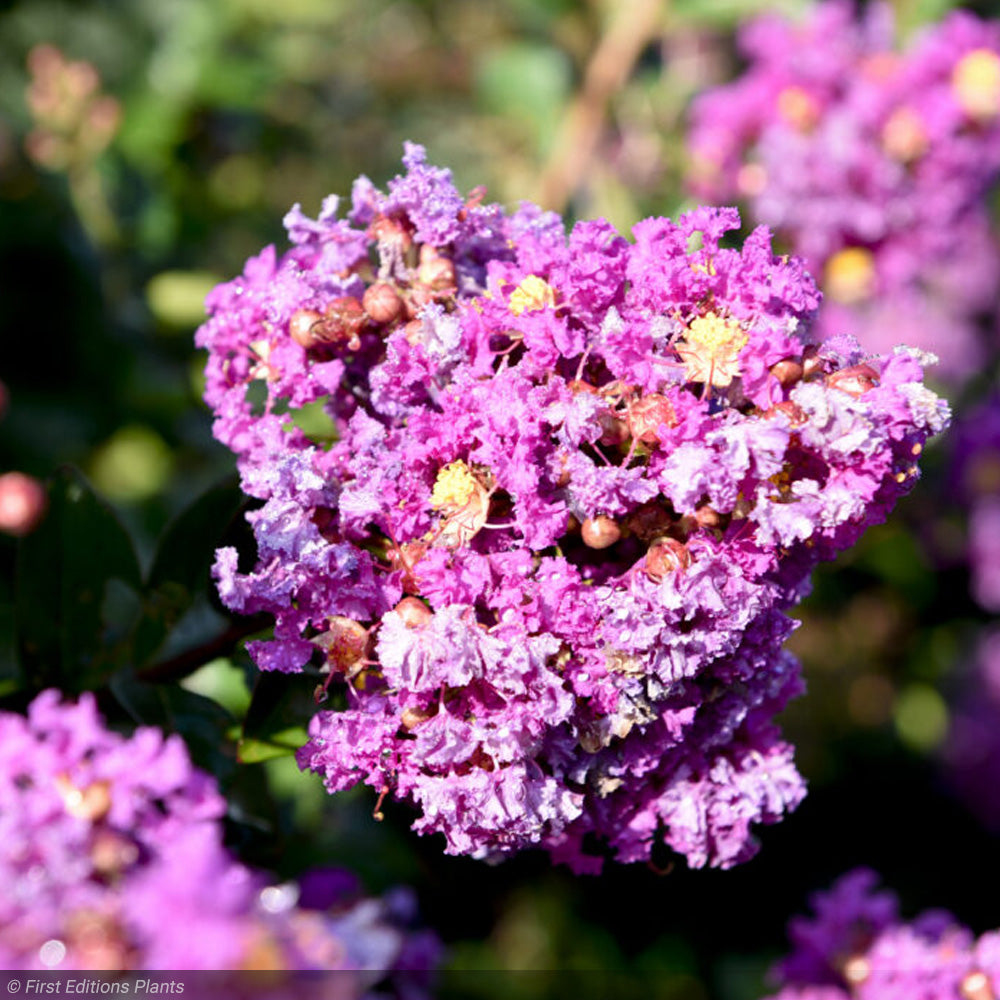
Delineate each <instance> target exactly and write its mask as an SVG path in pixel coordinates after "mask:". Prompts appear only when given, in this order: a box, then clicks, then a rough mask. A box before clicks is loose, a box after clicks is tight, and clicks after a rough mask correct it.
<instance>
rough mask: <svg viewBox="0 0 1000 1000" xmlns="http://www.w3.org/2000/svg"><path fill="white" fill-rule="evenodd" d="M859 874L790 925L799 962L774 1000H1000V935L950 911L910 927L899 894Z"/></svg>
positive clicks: (782, 969)
mask: <svg viewBox="0 0 1000 1000" xmlns="http://www.w3.org/2000/svg"><path fill="white" fill-rule="evenodd" d="M877 884H878V876H877V875H876V874H875V872H873V871H871V870H869V869H866V868H859V869H856V870H855V871H852V872H849V873H848V874H847V875H844V876H843V877H842V878H840V879H839V880H838V881H837V882H836V883H835V884H834V885H833V887H832V888H831V889H830V890H829V891H828V892H823V893H817V894H816V895H815V896H814V897H813V898H812V900H811V903H812V907H813V910H814V911H815V916H813V917H812V918H806V917H798V918H796V919H794V920H792V922H791V923H790V925H789V938H790V939H791V944H792V951H791V954H790V955H789V956H788V957H787V958H786V959H784V960H783V961H782V962H781V964H780V965H779V966H778V969H777V970H776V971H777V974H778V977H779V978H780V980H781V982H782V983H783V984H784V987H783V989H781V991H780V992H779V993H777V994H775V995H774V996H773V997H772V998H771V1000H897V998H898V1000H902V998H904V997H905V998H906V1000H995V997H996V996H997V995H998V994H1000V931H992V932H990V933H987V934H983V935H982V936H981V937H980V938H978V939H977V938H976V937H975V935H973V934H972V932H971V931H969V930H967V929H966V928H965V927H963V926H961V924H959V923H958V921H957V920H955V918H954V917H953V916H952V915H951V914H950V913H947V912H945V911H943V910H928V911H926V912H925V913H923V914H921V915H920V916H918V917H917V918H916V919H914V920H912V921H909V922H906V921H903V920H902V919H901V918H900V916H899V904H898V900H897V899H896V896H895V894H894V893H892V892H889V891H886V890H879V889H877V888H876V886H877Z"/></svg>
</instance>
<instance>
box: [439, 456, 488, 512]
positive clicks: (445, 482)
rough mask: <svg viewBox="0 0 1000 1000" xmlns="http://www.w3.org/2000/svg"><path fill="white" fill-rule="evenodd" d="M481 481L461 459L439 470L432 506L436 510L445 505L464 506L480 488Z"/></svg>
mask: <svg viewBox="0 0 1000 1000" xmlns="http://www.w3.org/2000/svg"><path fill="white" fill-rule="evenodd" d="M479 488H480V487H479V483H478V482H477V481H476V477H475V476H473V474H472V472H471V470H470V469H469V467H468V466H467V465H466V464H465V462H463V461H462V460H461V459H459V460H458V461H457V462H452V463H451V464H450V465H446V466H444V467H443V468H442V469H439V470H438V474H437V479H436V480H435V481H434V490H433V492H432V493H431V506H432V507H433V508H434V509H435V510H441V509H442V508H444V507H455V508H460V507H464V506H465V505H466V504H467V503H468V502H469V501H470V500H471V499H472V498H473V496H475V494H476V492H477V491H478V490H479Z"/></svg>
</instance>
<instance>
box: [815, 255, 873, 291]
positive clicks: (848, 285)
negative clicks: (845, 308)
mask: <svg viewBox="0 0 1000 1000" xmlns="http://www.w3.org/2000/svg"><path fill="white" fill-rule="evenodd" d="M823 285H824V291H825V292H826V293H827V294H828V295H829V296H830V298H831V299H833V300H834V301H836V302H841V303H843V304H844V305H854V304H855V303H857V302H861V301H863V300H864V299H867V298H869V296H871V294H872V293H873V292H874V291H875V262H874V259H873V257H872V255H871V251H870V250H866V249H865V248H864V247H846V248H845V249H843V250H839V251H838V252H837V253H835V254H834V255H833V256H832V257H831V258H830V259H829V260H828V261H827V262H826V269H825V272H824V282H823Z"/></svg>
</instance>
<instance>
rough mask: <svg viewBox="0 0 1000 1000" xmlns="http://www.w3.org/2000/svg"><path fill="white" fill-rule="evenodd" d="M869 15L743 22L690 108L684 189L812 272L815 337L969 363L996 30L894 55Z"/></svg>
mask: <svg viewBox="0 0 1000 1000" xmlns="http://www.w3.org/2000/svg"><path fill="white" fill-rule="evenodd" d="M893 35H894V32H893V19H892V14H891V11H890V9H889V7H888V6H887V5H881V4H872V5H868V6H866V7H865V8H864V10H863V12H859V11H858V10H856V9H855V7H854V6H853V5H852V4H850V3H846V2H839V0H833V2H826V3H822V4H819V5H817V6H815V7H813V8H812V9H811V11H810V12H809V13H808V14H807V16H806V17H805V18H804V19H803V20H802V21H801V23H798V22H795V23H793V22H791V21H789V20H787V19H784V18H782V17H780V16H779V15H776V14H771V15H767V16H764V17H762V18H759V19H757V20H754V21H751V22H749V23H748V24H747V25H746V26H745V27H744V28H743V29H742V31H741V33H740V36H739V39H740V47H741V49H742V53H743V55H744V56H745V57H746V59H747V62H748V66H747V69H746V70H745V72H744V73H743V75H742V76H741V77H740V78H739V79H738V80H736V81H735V82H733V83H731V84H728V85H725V86H721V87H718V88H717V89H715V90H711V91H708V92H706V93H705V94H703V95H702V96H701V97H700V98H698V99H697V100H696V101H695V103H694V105H693V109H692V128H691V134H690V142H691V147H692V168H691V177H692V185H693V187H694V189H695V190H696V191H697V192H698V194H699V195H701V196H703V197H706V198H710V199H713V200H716V201H723V202H725V201H730V200H739V201H742V202H744V203H746V204H747V205H749V207H750V211H751V214H752V217H753V219H754V220H755V221H757V222H760V223H763V224H765V225H768V226H770V227H771V228H772V229H773V230H774V231H775V233H776V234H777V235H778V236H779V237H780V238H781V240H782V241H784V243H785V244H786V245H787V246H789V247H790V248H791V249H792V250H793V252H794V253H796V254H799V255H801V256H802V257H804V258H805V260H806V263H807V265H808V267H809V268H810V270H811V271H812V273H813V274H815V275H816V276H817V280H818V281H819V283H820V287H821V288H822V290H823V292H824V294H825V295H826V302H825V304H824V310H823V313H822V314H821V316H820V319H819V326H818V328H817V329H818V331H819V333H820V334H822V335H823V336H826V335H828V334H830V333H839V332H841V331H842V330H844V329H849V330H851V332H852V333H853V335H854V336H856V337H857V338H858V339H859V340H860V341H861V343H862V344H863V345H864V346H865V347H866V348H867V349H869V350H872V351H885V350H888V349H890V348H891V347H892V346H893V345H894V344H896V343H898V342H899V341H902V340H906V341H907V342H908V343H912V344H914V345H915V346H918V347H921V348H924V349H927V350H930V351H933V352H935V353H936V354H938V355H939V356H940V358H941V365H942V374H943V375H944V376H946V377H948V378H951V379H956V380H957V379H961V378H964V377H966V376H968V375H969V374H971V373H973V372H975V371H976V370H977V366H978V365H979V364H981V362H982V360H983V354H984V349H985V345H984V344H983V343H982V340H984V339H988V340H989V341H990V342H991V344H992V345H993V346H994V347H995V344H996V340H997V333H996V330H994V329H991V330H990V331H989V334H988V337H982V336H981V330H980V324H981V323H982V322H983V318H984V314H987V313H989V312H990V311H991V310H992V309H994V307H995V304H996V280H995V277H996V274H997V269H998V266H1000V249H998V247H997V244H996V241H995V238H994V237H993V235H992V234H991V232H990V219H989V211H988V206H987V203H986V197H985V196H986V194H987V192H988V190H989V188H990V187H991V185H992V184H993V183H994V182H995V181H996V178H997V176H998V173H1000V25H998V24H996V23H993V22H983V21H981V20H979V19H978V18H976V17H975V16H974V15H973V14H971V13H968V12H965V11H955V12H952V13H951V14H949V15H948V17H947V18H945V20H944V21H942V22H941V23H940V24H938V25H936V26H933V27H930V28H928V29H926V30H925V31H923V32H922V33H920V34H918V35H917V36H915V37H914V39H913V40H912V42H911V43H910V44H908V45H907V47H906V48H905V50H903V51H900V50H899V48H898V47H897V45H896V43H895V41H894V37H893Z"/></svg>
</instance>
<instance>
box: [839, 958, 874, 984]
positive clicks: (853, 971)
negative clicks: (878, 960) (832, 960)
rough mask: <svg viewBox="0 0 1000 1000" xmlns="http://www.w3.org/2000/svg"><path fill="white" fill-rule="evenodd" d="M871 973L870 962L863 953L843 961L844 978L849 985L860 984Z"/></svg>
mask: <svg viewBox="0 0 1000 1000" xmlns="http://www.w3.org/2000/svg"><path fill="white" fill-rule="evenodd" d="M871 974H872V967H871V963H869V961H868V959H867V958H865V957H864V956H863V955H855V956H854V957H853V958H849V959H848V960H847V961H846V962H845V963H844V979H846V980H847V982H848V983H850V985H851V986H860V985H861V984H862V983H863V982H864V981H865V980H866V979H867V978H868V977H869V976H870V975H871Z"/></svg>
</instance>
